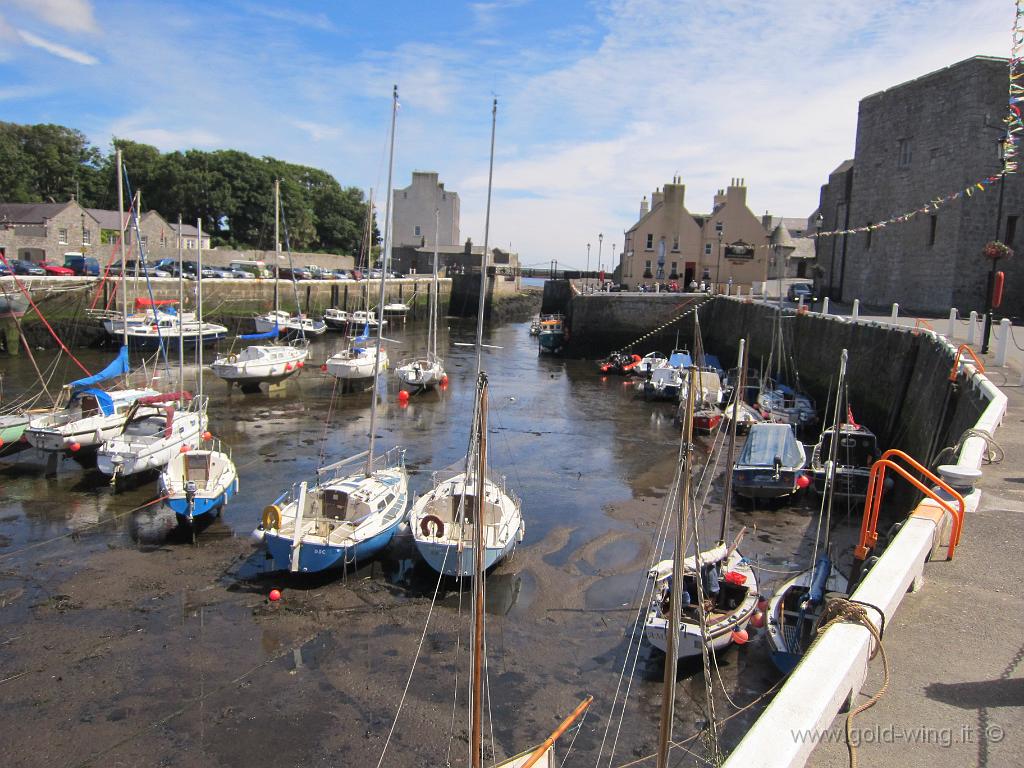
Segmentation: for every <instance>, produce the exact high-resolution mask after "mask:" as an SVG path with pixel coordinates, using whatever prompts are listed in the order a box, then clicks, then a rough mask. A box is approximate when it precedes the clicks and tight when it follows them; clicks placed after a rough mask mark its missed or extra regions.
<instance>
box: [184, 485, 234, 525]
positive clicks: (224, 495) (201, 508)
mask: <svg viewBox="0 0 1024 768" xmlns="http://www.w3.org/2000/svg"><path fill="white" fill-rule="evenodd" d="M236 493H238V478H237V477H236V478H235V479H234V480H233V481H232V482H231V484H230V485H228V486H227V487H226V488H224V489H223V490H221V491H219V492H217V493H215V494H209V495H200V494H196V496H195V497H194V498H193V499H192V504H191V508H190V506H189V502H188V499H187V498H186V497H185V496H184V494H181V495H175V496H172V497H170V498H168V499H167V501H166V504H167V507H168V508H169V509H170V510H171V511H173V512H174V516H175V517H176V518H178V522H180V523H184V524H185V525H196V524H198V523H202V522H203V521H204V520H207V519H209V518H213V517H216V516H217V515H219V514H220V513H221V511H222V510H223V509H224V507H225V506H227V503H228V502H229V501H231V499H232V498H233V497H234V495H235V494H236Z"/></svg>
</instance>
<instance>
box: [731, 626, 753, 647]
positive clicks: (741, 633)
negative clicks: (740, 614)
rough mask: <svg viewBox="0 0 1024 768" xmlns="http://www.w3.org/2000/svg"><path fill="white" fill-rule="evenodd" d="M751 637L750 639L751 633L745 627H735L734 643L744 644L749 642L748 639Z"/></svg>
mask: <svg viewBox="0 0 1024 768" xmlns="http://www.w3.org/2000/svg"><path fill="white" fill-rule="evenodd" d="M749 639H750V635H748V634H747V630H745V629H735V630H733V633H732V641H733V642H734V643H736V645H744V644H745V643H746V642H747V640H749Z"/></svg>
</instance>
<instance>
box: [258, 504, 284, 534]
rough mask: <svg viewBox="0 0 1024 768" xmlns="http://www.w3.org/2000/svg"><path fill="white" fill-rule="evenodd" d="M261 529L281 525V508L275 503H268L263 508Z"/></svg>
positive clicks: (275, 528)
mask: <svg viewBox="0 0 1024 768" xmlns="http://www.w3.org/2000/svg"><path fill="white" fill-rule="evenodd" d="M262 522H263V530H265V531H272V530H277V529H280V527H281V508H280V507H279V506H277V504H268V505H267V506H265V507H264V508H263V521H262Z"/></svg>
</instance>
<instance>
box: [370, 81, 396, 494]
mask: <svg viewBox="0 0 1024 768" xmlns="http://www.w3.org/2000/svg"><path fill="white" fill-rule="evenodd" d="M397 116H398V86H397V85H396V86H394V90H393V91H392V94H391V138H390V140H389V147H388V199H387V203H386V204H385V213H384V251H383V253H381V265H380V266H381V269H380V303H379V304H378V305H377V350H376V352H375V353H374V355H373V398H372V399H371V400H370V446H369V449H368V450H367V455H366V476H367V477H369V476H370V474H371V473H372V472H373V445H374V443H375V442H376V435H375V432H376V428H377V377H378V376H379V375H380V349H381V346H380V345H381V344H382V343H383V329H384V281H385V280H386V279H387V274H388V262H389V260H388V256H389V253H390V250H391V174H392V171H393V170H394V167H395V119H396V117H397ZM367 261H369V257H367ZM367 285H369V281H367ZM367 291H369V287H367ZM367 300H369V293H367Z"/></svg>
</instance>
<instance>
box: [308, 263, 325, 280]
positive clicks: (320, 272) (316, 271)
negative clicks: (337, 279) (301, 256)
mask: <svg viewBox="0 0 1024 768" xmlns="http://www.w3.org/2000/svg"><path fill="white" fill-rule="evenodd" d="M303 269H304V270H306V271H307V272H309V274H310V276H311V277H312V279H313V280H330V279H331V275H330V270H326V269H324V268H323V267H318V266H317V265H316V264H307V265H306V266H304V267H303Z"/></svg>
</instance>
